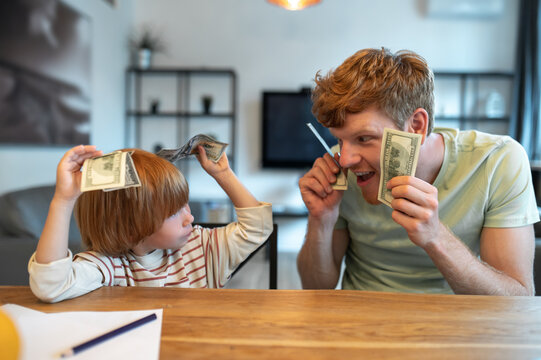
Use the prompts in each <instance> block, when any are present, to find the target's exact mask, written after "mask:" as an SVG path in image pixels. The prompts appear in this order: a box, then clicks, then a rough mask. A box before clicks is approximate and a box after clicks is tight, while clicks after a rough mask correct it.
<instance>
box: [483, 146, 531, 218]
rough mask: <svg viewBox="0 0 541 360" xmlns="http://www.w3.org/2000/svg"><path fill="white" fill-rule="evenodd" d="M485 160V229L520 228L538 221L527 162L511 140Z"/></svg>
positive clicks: (521, 151)
mask: <svg viewBox="0 0 541 360" xmlns="http://www.w3.org/2000/svg"><path fill="white" fill-rule="evenodd" d="M507 139H509V140H508V141H507V142H506V143H505V144H504V146H502V147H500V148H499V149H498V151H497V152H495V153H494V154H492V155H491V156H490V158H489V159H488V162H487V166H486V169H485V171H486V174H487V177H488V184H489V199H488V203H487V209H486V214H485V222H484V226H485V227H519V226H524V225H528V224H533V223H536V222H537V221H539V212H538V209H537V203H536V200H535V193H534V190H533V185H532V175H531V169H530V162H529V160H528V156H527V155H526V152H525V151H524V149H523V148H522V146H521V145H520V144H519V143H518V142H516V141H515V140H512V139H510V138H507Z"/></svg>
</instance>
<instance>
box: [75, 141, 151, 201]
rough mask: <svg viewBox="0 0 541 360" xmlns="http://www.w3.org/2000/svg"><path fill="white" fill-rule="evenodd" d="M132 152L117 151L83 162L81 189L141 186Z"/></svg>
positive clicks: (105, 189)
mask: <svg viewBox="0 0 541 360" xmlns="http://www.w3.org/2000/svg"><path fill="white" fill-rule="evenodd" d="M131 155H132V152H126V151H115V152H112V153H109V154H105V155H102V156H99V157H95V158H92V159H87V160H85V162H84V163H83V168H82V177H81V191H82V192H85V191H92V190H103V191H113V190H118V189H125V188H129V187H134V186H141V181H140V179H139V175H138V174H137V169H136V168H135V165H134V164H133V159H132V157H131Z"/></svg>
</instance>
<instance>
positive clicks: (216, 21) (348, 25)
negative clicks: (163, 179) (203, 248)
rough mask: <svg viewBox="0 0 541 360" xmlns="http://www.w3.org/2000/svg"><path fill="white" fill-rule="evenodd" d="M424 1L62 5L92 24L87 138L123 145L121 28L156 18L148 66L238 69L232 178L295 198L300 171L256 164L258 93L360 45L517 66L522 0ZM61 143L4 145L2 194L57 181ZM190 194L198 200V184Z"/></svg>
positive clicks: (486, 66)
mask: <svg viewBox="0 0 541 360" xmlns="http://www.w3.org/2000/svg"><path fill="white" fill-rule="evenodd" d="M425 2H426V0H425V1H421V0H418V1H417V0H382V1H373V0H323V1H322V3H321V4H320V5H317V6H314V7H312V8H308V9H306V10H303V11H298V12H290V11H286V10H284V9H281V8H278V7H276V6H273V5H270V4H268V3H267V2H266V1H264V0H197V1H189V0H152V1H149V0H133V1H129V0H121V1H120V4H119V7H118V8H116V9H112V8H110V7H109V6H108V5H107V4H106V3H105V2H104V1H98V0H93V1H84V2H82V1H76V0H70V1H67V3H68V4H71V5H72V6H73V7H75V8H76V9H80V10H81V11H82V12H84V13H87V14H89V15H90V16H91V17H92V21H93V24H92V26H93V35H94V36H93V39H94V40H93V52H92V64H93V67H92V79H93V94H92V102H93V108H92V111H93V113H92V137H91V139H92V142H93V143H94V144H96V145H98V146H99V147H100V148H102V149H103V150H105V151H107V150H112V149H116V148H120V147H122V146H123V145H124V144H123V140H124V138H123V136H124V133H123V131H124V70H125V65H126V64H127V58H128V54H127V52H126V51H125V47H124V45H125V39H126V31H127V30H128V29H130V28H131V26H130V25H131V24H133V25H135V26H137V25H139V24H142V23H149V24H154V25H157V27H158V28H159V29H160V30H161V31H162V32H163V34H164V35H165V37H166V38H167V42H168V45H169V49H168V50H169V51H168V53H167V54H166V55H158V56H157V57H156V58H155V62H154V63H155V65H158V66H159V65H163V66H179V67H184V66H187V67H188V66H189V67H192V66H193V67H200V66H208V67H220V68H223V67H230V68H233V69H235V70H236V72H237V75H238V80H239V88H238V95H239V101H238V105H239V118H238V124H239V128H238V133H237V139H238V141H239V142H238V144H237V153H236V159H237V164H238V165H237V169H238V175H239V176H240V177H241V179H242V180H243V181H244V182H245V183H246V185H247V186H248V187H249V189H250V190H252V191H253V192H254V193H255V195H256V196H257V197H259V198H260V199H261V200H266V201H271V202H274V203H276V204H288V205H301V204H302V203H301V199H300V195H299V194H298V188H297V180H298V177H299V176H300V175H301V173H300V172H298V171H297V172H296V171H270V170H261V168H260V165H259V162H260V147H261V145H260V121H261V119H260V99H261V91H262V90H263V89H265V90H271V89H279V90H296V89H298V88H300V87H301V86H311V85H312V79H313V77H314V74H315V73H316V71H318V70H320V69H321V70H323V71H324V72H326V71H328V70H329V69H331V68H334V67H336V66H338V65H339V64H340V63H341V62H342V61H343V60H344V59H345V58H346V57H348V56H349V55H351V54H353V53H354V52H355V51H357V50H359V49H361V48H365V47H381V46H385V47H388V48H390V49H391V50H393V51H395V50H399V49H405V48H407V49H411V50H414V51H417V52H418V53H420V54H421V55H423V56H424V57H425V58H426V59H427V60H428V62H429V64H431V66H432V67H433V69H435V70H472V71H475V70H512V69H513V66H514V55H515V43H516V33H517V31H516V28H517V16H518V1H515V0H507V5H506V10H505V13H504V14H503V16H501V17H498V18H492V19H480V18H473V19H456V18H429V17H427V16H426V15H425V10H424V4H425ZM132 7H133V9H132ZM132 10H133V14H132ZM132 15H133V17H132ZM130 22H131V23H130ZM65 150H66V149H65V148H36V147H6V146H0V164H2V165H1V166H2V167H1V170H0V171H1V175H0V193H2V192H5V191H8V190H13V189H17V188H23V187H26V186H32V185H37V184H44V183H51V182H54V172H55V167H56V164H57V161H58V160H59V158H60V156H61V155H62V153H63V152H64V151H65ZM192 190H193V191H192V194H193V195H194V196H197V195H201V194H198V192H201V191H202V189H198V188H197V186H192Z"/></svg>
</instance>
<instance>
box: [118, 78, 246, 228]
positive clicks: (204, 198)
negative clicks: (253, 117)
mask: <svg viewBox="0 0 541 360" xmlns="http://www.w3.org/2000/svg"><path fill="white" fill-rule="evenodd" d="M205 96H211V97H212V104H211V106H210V109H205V106H204V104H203V97H205ZM236 119H237V77H236V73H235V72H234V71H233V70H231V69H208V68H150V69H140V68H129V69H127V71H126V118H125V146H126V147H137V148H141V149H144V150H147V151H150V152H156V151H157V150H159V148H162V147H164V148H176V147H180V146H182V145H183V144H185V143H186V142H187V141H188V140H189V139H190V138H191V137H192V136H194V135H196V134H199V133H203V134H207V135H210V136H212V137H213V138H215V139H217V140H218V141H222V142H226V143H228V144H229V146H228V147H227V148H226V153H227V156H228V159H229V164H230V166H231V168H232V169H233V170H235V169H236V166H235V161H234V154H235V145H236V138H235V136H236V135H235V133H236ZM175 165H176V166H177V167H178V168H179V169H180V170H181V171H182V173H183V174H184V176H185V177H186V179H187V180H188V183H189V184H190V198H191V200H190V205H192V203H194V205H193V206H192V207H197V206H201V208H202V210H201V211H204V212H209V211H213V206H214V205H216V204H219V203H220V201H222V202H223V200H225V199H224V198H223V195H222V194H223V192H222V191H221V189H220V188H219V187H218V186H217V185H216V184H215V183H214V182H213V180H212V179H210V177H209V176H208V175H206V174H204V171H203V169H201V167H200V165H199V164H198V162H197V160H196V159H195V158H194V157H188V158H187V159H183V160H179V161H177V162H176V163H175ZM198 174H200V176H198ZM194 179H197V181H193V180H194ZM192 194H193V196H192ZM218 194H220V195H218ZM196 202H197V204H195V203H196ZM192 210H196V211H197V209H192ZM227 212H228V213H229V214H231V213H232V211H227ZM228 220H229V219H226V218H205V217H203V218H198V219H197V221H199V222H222V221H228Z"/></svg>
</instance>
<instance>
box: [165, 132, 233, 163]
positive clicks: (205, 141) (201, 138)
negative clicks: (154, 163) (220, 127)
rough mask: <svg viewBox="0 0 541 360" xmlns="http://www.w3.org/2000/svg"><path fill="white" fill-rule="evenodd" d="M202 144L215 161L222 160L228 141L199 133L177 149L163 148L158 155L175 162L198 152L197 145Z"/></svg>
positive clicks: (208, 155)
mask: <svg viewBox="0 0 541 360" xmlns="http://www.w3.org/2000/svg"><path fill="white" fill-rule="evenodd" d="M199 145H201V146H203V148H204V149H205V152H206V153H207V157H208V158H209V159H210V160H212V161H214V162H215V163H216V162H218V160H220V158H221V157H222V154H223V153H224V150H225V148H226V147H227V145H229V144H226V143H223V142H220V141H217V140H214V139H213V138H211V137H210V136H208V135H204V134H198V135H195V136H194V137H192V138H191V139H190V140H188V142H187V143H186V144H184V145H182V146H181V147H179V148H177V149H161V150H160V151H158V152H157V153H156V155H158V156H160V157H162V158H164V159H166V160H168V161H170V162H175V161H177V160H179V159H183V158H185V157H186V156H188V155H194V154H197V147H198V146H199Z"/></svg>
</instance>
